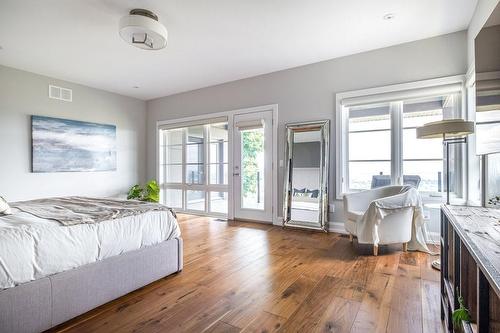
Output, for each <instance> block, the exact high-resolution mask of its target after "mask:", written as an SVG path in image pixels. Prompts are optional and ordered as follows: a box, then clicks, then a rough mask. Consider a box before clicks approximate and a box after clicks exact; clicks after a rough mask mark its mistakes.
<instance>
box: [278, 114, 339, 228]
mask: <svg viewBox="0 0 500 333" xmlns="http://www.w3.org/2000/svg"><path fill="white" fill-rule="evenodd" d="M309 131H319V132H320V155H321V157H320V172H319V174H320V177H319V194H318V198H319V203H318V204H319V207H318V210H319V218H318V222H317V223H316V222H307V221H294V220H292V219H291V218H292V196H293V194H292V191H293V184H292V181H293V147H294V136H295V133H297V132H309ZM329 147H330V120H322V121H311V122H301V123H292V124H287V125H286V146H285V162H286V166H285V177H284V193H283V199H284V203H283V226H284V227H294V228H303V229H313V230H321V231H326V232H327V231H328V171H329V155H330V154H329V153H330V148H329Z"/></svg>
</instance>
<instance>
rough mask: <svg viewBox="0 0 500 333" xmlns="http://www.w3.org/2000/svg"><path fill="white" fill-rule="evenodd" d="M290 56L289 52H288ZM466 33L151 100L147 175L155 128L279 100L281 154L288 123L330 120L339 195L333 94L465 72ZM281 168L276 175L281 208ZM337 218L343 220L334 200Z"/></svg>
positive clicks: (332, 180)
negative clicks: (161, 122)
mask: <svg viewBox="0 0 500 333" xmlns="http://www.w3.org/2000/svg"><path fill="white" fill-rule="evenodd" d="M284 56H286V55H284ZM466 57H467V39H466V32H465V31H462V32H457V33H452V34H448V35H443V36H438V37H434V38H430V39H425V40H421V41H415V42H411V43H406V44H401V45H397V46H392V47H388V48H383V49H378V50H374V51H370V52H365V53H360V54H356V55H351V56H347V57H342V58H337V59H333V60H329V61H324V62H320V63H315V64H311V65H307V66H302V67H297V68H292V69H288V70H284V71H279V72H275V73H271V74H266V75H261V76H257V77H253V78H248V79H244V80H239V81H234V82H229V83H225V84H221V85H217V86H213V87H208V88H204V89H199V90H194V91H191V92H186V93H180V94H176V95H171V96H167V97H163V98H159V99H155V100H151V101H148V115H147V132H148V134H147V135H148V136H147V160H148V163H147V175H148V176H149V177H154V176H155V168H156V165H155V156H156V152H155V147H156V145H155V127H156V122H157V121H158V120H167V119H175V118H181V117H187V116H193V115H201V114H209V113H213V112H220V111H228V110H235V109H239V108H245V107H251V106H258V105H265V104H275V103H276V104H278V105H279V142H278V147H279V150H278V158H279V159H283V154H284V151H283V150H284V144H285V141H284V125H285V124H286V123H289V122H296V121H308V120H321V119H330V120H331V121H332V132H331V138H332V141H331V143H332V145H331V147H332V148H331V151H330V156H331V163H330V165H331V168H330V202H333V201H334V200H333V199H334V195H335V114H334V112H335V110H334V103H335V102H334V101H335V93H338V92H342V91H349V90H356V89H363V88H370V87H377V86H384V85H390V84H396V83H402V82H409V81H415V80H423V79H430V78H436V77H443V76H449V75H457V74H464V73H465V72H466V64H467V60H466ZM282 186H283V169H282V168H280V170H279V176H278V189H280V191H279V192H278V202H279V203H280V207H278V209H279V210H278V211H281V202H282V195H281V188H282ZM335 210H336V212H335V214H334V215H333V216H332V217H331V219H332V220H333V221H336V222H340V221H343V216H342V213H341V210H342V207H341V202H335Z"/></svg>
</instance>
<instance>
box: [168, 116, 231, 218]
mask: <svg viewBox="0 0 500 333" xmlns="http://www.w3.org/2000/svg"><path fill="white" fill-rule="evenodd" d="M173 126H174V128H160V131H159V142H160V144H159V148H160V154H159V157H160V168H159V179H160V186H161V192H160V201H161V202H162V203H163V204H165V205H167V206H169V207H172V208H175V209H177V210H179V211H186V212H193V213H196V212H202V213H208V214H212V215H220V216H226V215H227V212H228V200H227V198H228V190H229V188H228V159H229V158H228V153H229V150H228V123H227V121H220V120H219V121H216V120H213V121H212V122H210V120H208V121H207V123H205V124H203V123H197V124H192V125H191V126H189V125H184V126H182V127H175V125H173Z"/></svg>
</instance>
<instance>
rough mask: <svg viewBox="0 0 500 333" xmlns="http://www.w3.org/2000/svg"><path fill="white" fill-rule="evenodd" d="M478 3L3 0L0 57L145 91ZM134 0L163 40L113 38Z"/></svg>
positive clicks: (417, 34)
mask: <svg viewBox="0 0 500 333" xmlns="http://www.w3.org/2000/svg"><path fill="white" fill-rule="evenodd" d="M476 2H477V0H377V1H374V0H314V1H307V0H210V1H208V0H198V1H193V0H192V1H188V0H177V1H173V0H143V1H139V0H135V1H134V0H71V1H69V0H43V1H40V0H30V1H29V0H0V46H1V47H2V49H0V64H2V65H6V66H11V67H15V68H20V69H24V70H27V71H31V72H35V73H40V74H43V75H48V76H52V77H55V78H59V79H63V80H68V81H72V82H76V83H81V84H84V85H88V86H91V87H96V88H100V89H104V90H108V91H112V92H117V93H120V94H123V95H129V96H134V97H138V98H141V99H152V98H156V97H160V96H165V95H170V94H174V93H178V92H182V91H188V90H193V89H197V88H202V87H206V86H211V85H215V84H219V83H223V82H228V81H232V80H237V79H242V78H246V77H251V76H255V75H259V74H264V73H269V72H274V71H278V70H282V69H286V68H291V67H296V66H300V65H305V64H309V63H314V62H318V61H322V60H327V59H331V58H335V57H340V56H345V55H349V54H354V53H359V52H363V51H368V50H372V49H377V48H381V47H386V46H390V45H395V44H400V43H404V42H408V41H413V40H418V39H424V38H428V37H432V36H437V35H441V34H446V33H450V32H454V31H459V30H463V29H466V28H467V26H468V23H469V21H470V19H471V16H472V13H473V11H474V8H475V6H476ZM136 7H138V8H146V9H150V10H152V11H154V12H155V13H156V14H158V16H159V18H160V22H162V23H163V24H164V25H165V26H166V27H167V29H168V32H169V40H168V46H167V48H166V49H163V50H160V51H144V50H141V49H137V48H134V47H132V46H130V45H128V44H126V43H125V42H123V41H122V40H121V39H120V37H119V35H118V21H119V19H120V17H122V16H124V15H126V14H127V13H128V11H129V10H130V9H133V8H136ZM386 13H394V14H395V18H394V19H393V20H390V21H385V20H383V19H382V17H383V15H384V14H386ZM133 86H139V88H133Z"/></svg>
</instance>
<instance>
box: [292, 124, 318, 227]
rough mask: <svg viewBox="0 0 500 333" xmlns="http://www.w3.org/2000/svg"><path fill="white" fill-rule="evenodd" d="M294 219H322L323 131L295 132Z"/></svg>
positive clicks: (305, 220) (293, 157)
mask: <svg viewBox="0 0 500 333" xmlns="http://www.w3.org/2000/svg"><path fill="white" fill-rule="evenodd" d="M292 161H293V163H292V164H293V165H292V167H293V169H292V175H293V176H292V203H291V219H292V220H295V221H304V222H319V210H320V205H319V192H320V163H321V132H320V131H319V130H314V131H310V132H306V131H304V132H296V133H294V136H293V154H292Z"/></svg>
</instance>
